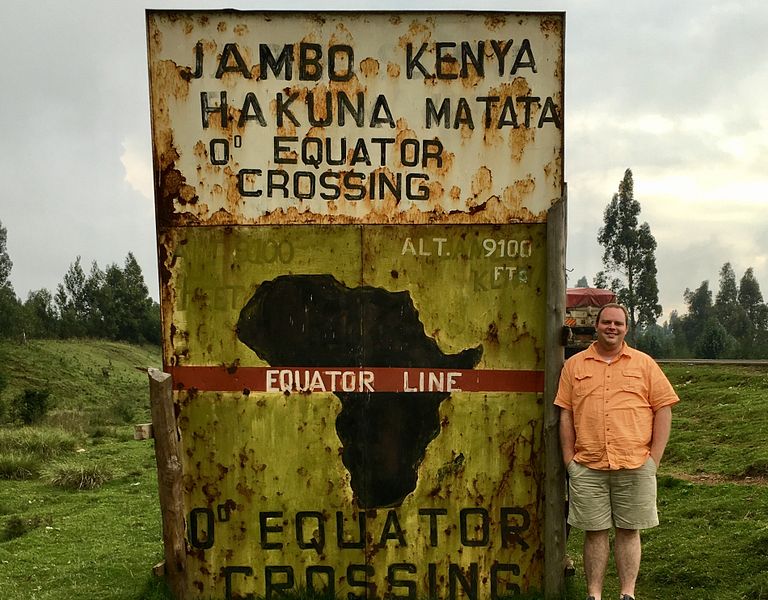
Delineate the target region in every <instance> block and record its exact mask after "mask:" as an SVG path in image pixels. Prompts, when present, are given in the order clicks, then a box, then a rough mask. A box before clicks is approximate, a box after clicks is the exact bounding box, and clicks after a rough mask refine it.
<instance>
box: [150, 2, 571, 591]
mask: <svg viewBox="0 0 768 600" xmlns="http://www.w3.org/2000/svg"><path fill="white" fill-rule="evenodd" d="M147 25H148V42H149V70H150V88H151V109H152V125H153V153H154V163H155V186H156V205H157V232H158V248H159V262H160V275H161V287H162V290H161V293H162V298H161V304H162V311H163V332H164V335H163V361H164V369H165V370H166V371H167V372H168V373H171V374H172V376H173V382H174V389H175V392H174V401H175V405H176V414H177V423H178V428H179V432H180V443H181V448H182V451H181V459H182V471H183V489H184V506H185V513H186V541H187V544H188V557H187V567H186V573H185V575H184V576H185V577H186V580H187V582H188V587H189V589H190V590H191V592H192V597H199V598H208V597H227V598H238V597H241V598H245V597H248V596H249V594H253V595H254V596H266V597H271V596H273V595H275V594H277V593H280V592H282V591H286V590H289V589H293V588H298V587H302V586H303V587H308V588H315V589H320V588H331V589H333V590H334V591H335V592H336V593H338V594H343V595H349V596H348V597H350V598H355V597H360V598H362V597H384V596H392V597H408V598H417V597H418V598H465V597H466V598H496V597H500V596H503V595H505V594H509V593H511V592H514V591H516V590H528V589H532V588H538V589H540V588H541V587H542V581H543V559H542V557H543V552H544V550H543V541H542V530H543V525H542V521H543V519H542V481H543V463H542V443H543V442H542V438H543V433H542V429H543V427H542V420H543V414H544V402H543V398H542V392H543V386H544V383H543V382H544V373H543V371H544V341H543V340H544V322H545V317H546V315H545V299H546V294H547V249H546V246H547V234H546V231H547V230H546V219H547V211H548V209H549V208H550V207H551V206H552V204H553V203H555V202H557V201H558V200H559V199H560V198H561V197H562V195H563V36H564V16H563V15H562V14H560V13H556V14H554V13H553V14H538V13H537V14H533V13H398V14H395V13H295V12H292V13H261V12H235V11H217V12H199V11H194V12H186V11H154V10H152V11H148V13H147Z"/></svg>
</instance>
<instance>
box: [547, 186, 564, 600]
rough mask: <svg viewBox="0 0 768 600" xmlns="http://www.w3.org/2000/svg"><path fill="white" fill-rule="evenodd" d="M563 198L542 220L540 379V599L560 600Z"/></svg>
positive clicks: (562, 528)
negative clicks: (543, 283) (543, 295)
mask: <svg viewBox="0 0 768 600" xmlns="http://www.w3.org/2000/svg"><path fill="white" fill-rule="evenodd" d="M566 207H567V194H566V195H564V197H563V199H562V200H560V201H558V202H557V203H555V204H554V205H553V206H552V207H551V208H550V209H549V211H548V214H547V263H548V265H547V334H546V335H547V344H546V347H545V348H546V349H545V358H544V363H545V373H544V595H545V597H546V598H547V600H552V599H555V598H561V597H562V595H563V592H564V589H565V580H564V566H565V564H564V561H565V519H564V503H565V473H564V472H563V471H564V468H563V459H562V454H561V451H560V437H559V431H558V424H559V416H560V415H559V409H558V408H557V407H556V406H555V405H554V404H553V402H554V400H555V394H556V393H557V385H558V381H559V378H560V369H561V368H562V365H563V346H562V336H561V334H562V329H563V323H564V321H563V318H564V316H565V293H566V286H565V246H566V219H567V214H566Z"/></svg>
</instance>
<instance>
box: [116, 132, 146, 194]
mask: <svg viewBox="0 0 768 600" xmlns="http://www.w3.org/2000/svg"><path fill="white" fill-rule="evenodd" d="M146 146H147V144H146V140H143V141H140V140H139V139H137V138H136V137H134V136H131V135H129V136H127V137H125V138H124V139H123V153H122V154H121V155H120V162H121V163H123V168H124V169H125V177H124V181H125V182H126V183H128V185H129V186H131V188H133V190H135V191H136V192H138V193H139V194H141V195H142V196H143V197H144V198H146V199H147V200H150V201H152V200H153V199H154V185H153V182H152V161H151V158H150V153H149V149H148V148H147V147H146Z"/></svg>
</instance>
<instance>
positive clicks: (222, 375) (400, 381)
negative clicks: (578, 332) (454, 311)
mask: <svg viewBox="0 0 768 600" xmlns="http://www.w3.org/2000/svg"><path fill="white" fill-rule="evenodd" d="M164 370H165V371H166V372H167V373H170V375H171V376H172V377H173V387H174V389H177V390H191V389H195V390H199V391H204V392H278V393H285V392H289V393H291V392H300V393H312V392H347V393H353V392H356V393H376V392H402V393H419V392H543V391H544V372H543V371H534V370H530V371H522V370H519V371H518V370H507V369H431V368H427V369H418V368H410V367H386V368H385V367H370V368H368V367H192V366H189V367H188V366H183V367H165V369H164Z"/></svg>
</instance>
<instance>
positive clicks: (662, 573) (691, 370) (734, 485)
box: [569, 365, 768, 600]
mask: <svg viewBox="0 0 768 600" xmlns="http://www.w3.org/2000/svg"><path fill="white" fill-rule="evenodd" d="M664 370H665V372H666V373H667V375H668V377H669V378H670V381H671V382H672V383H673V385H674V386H675V388H676V390H677V392H678V395H679V396H680V400H681V402H680V404H678V405H677V406H676V407H675V408H674V410H673V414H674V416H673V424H672V436H671V439H670V442H669V445H668V446H667V452H666V454H665V456H664V461H663V463H662V466H661V470H660V476H659V513H660V520H661V526H660V527H658V528H655V529H652V530H649V531H647V532H645V533H644V534H643V540H644V542H643V563H642V566H641V572H640V577H639V580H638V589H637V591H638V597H639V598H642V599H643V600H651V599H655V600H668V599H673V598H706V599H708V600H768V481H767V479H768V477H767V476H768V444H766V436H767V435H768V368H766V367H736V366H706V365H665V366H664ZM582 540H583V538H582V536H581V535H580V533H579V532H577V531H574V532H573V535H572V536H571V539H570V540H569V553H570V554H571V556H572V557H574V558H575V559H576V563H577V566H578V567H579V577H582V576H581V574H582V573H583V571H582V569H581V560H580V556H579V555H580V553H581V543H582ZM618 591H619V590H618V586H617V584H616V573H615V570H614V569H613V567H612V565H611V567H610V569H609V574H608V576H607V577H606V594H604V597H607V598H611V597H617V596H618ZM576 597H578V596H576Z"/></svg>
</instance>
